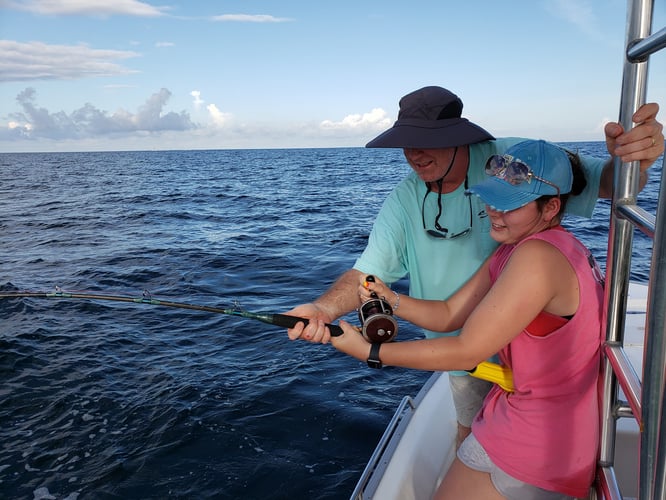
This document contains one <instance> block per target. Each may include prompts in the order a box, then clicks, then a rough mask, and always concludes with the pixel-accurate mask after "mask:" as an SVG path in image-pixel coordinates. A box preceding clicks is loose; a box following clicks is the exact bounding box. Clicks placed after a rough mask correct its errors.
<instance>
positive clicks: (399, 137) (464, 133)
mask: <svg viewBox="0 0 666 500" xmlns="http://www.w3.org/2000/svg"><path fill="white" fill-rule="evenodd" d="M494 139H495V138H494V137H493V136H492V135H491V134H490V133H488V132H487V131H486V130H484V129H482V128H481V127H479V126H478V125H476V124H474V123H472V122H470V121H469V120H467V119H465V118H455V119H450V120H436V121H432V120H398V121H396V122H395V124H394V125H393V127H391V128H390V129H388V130H387V131H386V132H383V133H382V134H380V135H378V136H377V137H375V138H374V139H373V140H371V141H370V142H369V143H367V144H366V145H365V147H366V148H422V149H438V148H452V147H455V146H464V145H467V144H475V143H477V142H483V141H491V140H494Z"/></svg>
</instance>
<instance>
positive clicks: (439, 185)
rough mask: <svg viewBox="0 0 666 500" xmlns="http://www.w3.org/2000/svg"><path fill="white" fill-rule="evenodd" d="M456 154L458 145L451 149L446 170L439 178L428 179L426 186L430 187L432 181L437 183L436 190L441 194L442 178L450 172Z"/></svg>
mask: <svg viewBox="0 0 666 500" xmlns="http://www.w3.org/2000/svg"><path fill="white" fill-rule="evenodd" d="M457 154H458V146H456V148H455V149H454V150H453V158H451V163H449V166H448V168H447V169H446V172H444V175H442V176H441V177H440V178H439V179H437V180H436V181H430V182H426V183H425V184H426V187H427V188H428V189H430V185H431V184H432V183H433V182H436V183H437V192H438V193H439V194H440V195H441V194H442V184H443V183H444V179H446V176H447V175H449V174H450V173H451V169H452V168H453V164H454V163H455V162H456V155H457Z"/></svg>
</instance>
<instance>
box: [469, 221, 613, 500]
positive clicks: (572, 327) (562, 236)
mask: <svg viewBox="0 0 666 500" xmlns="http://www.w3.org/2000/svg"><path fill="white" fill-rule="evenodd" d="M527 239H540V240H544V241H547V242H548V243H550V244H552V245H553V246H555V247H556V248H558V249H559V250H560V251H561V252H562V254H563V255H564V256H566V258H567V260H568V261H569V263H570V264H571V266H572V267H573V269H574V270H575V272H576V276H577V277H578V283H579V286H580V303H579V306H578V310H577V311H576V314H574V316H573V318H571V319H570V320H569V321H568V322H567V323H566V324H564V325H563V326H561V327H560V328H558V329H556V330H554V331H553V332H551V333H549V334H547V335H545V336H534V335H531V334H530V333H528V331H527V330H524V331H523V332H522V333H521V334H520V335H518V336H517V337H516V338H515V339H514V340H512V341H511V343H510V344H509V345H508V346H506V347H505V348H504V349H502V350H501V351H500V353H499V356H500V360H501V362H502V364H504V365H506V366H509V367H510V368H511V369H512V371H513V382H514V386H515V391H514V392H513V393H507V392H505V391H503V390H502V389H501V388H499V387H498V386H494V387H493V388H492V390H491V391H490V393H489V394H488V396H487V397H486V399H485V401H484V404H483V408H482V409H481V411H480V412H479V414H478V415H477V417H476V419H475V421H474V423H473V424H472V430H473V432H474V435H475V436H476V438H477V439H478V441H479V442H480V443H481V445H482V446H483V447H484V449H485V450H486V452H487V453H488V456H489V457H490V458H491V459H492V461H493V462H494V463H495V464H496V465H497V466H498V467H499V468H501V469H502V470H503V471H504V472H506V473H507V474H509V475H511V476H513V477H515V478H516V479H519V480H521V481H524V482H526V483H529V484H532V485H535V486H538V487H540V488H543V489H546V490H550V491H557V492H561V493H563V494H565V495H570V496H574V497H584V496H586V495H587V494H588V490H589V487H590V485H591V484H592V480H593V478H594V471H595V464H596V459H597V451H598V445H599V401H598V389H597V384H598V381H599V370H600V361H601V354H600V352H601V351H600V347H601V341H602V328H601V317H602V304H603V276H602V273H601V271H600V270H599V267H598V266H597V264H596V262H595V261H594V258H593V257H592V255H591V254H590V252H589V250H588V249H587V248H585V247H584V246H583V245H582V244H581V243H580V242H579V241H578V240H577V239H576V238H575V237H574V236H573V235H572V234H571V233H569V232H567V231H565V230H563V229H561V228H558V229H555V230H553V229H551V230H548V231H543V232H541V233H537V234H535V235H532V236H530V237H529V238H527ZM527 239H526V240H527ZM526 240H523V241H526ZM521 243H522V242H521ZM519 245H520V243H519ZM515 248H516V246H515V245H502V246H500V247H499V248H498V249H497V250H496V252H495V253H494V254H493V256H492V258H491V259H492V260H491V262H490V275H491V281H492V282H493V283H494V282H495V281H496V279H497V276H499V273H500V272H501V271H502V269H503V268H504V266H505V265H506V263H507V262H508V260H509V258H510V256H511V254H512V252H513V251H514V250H515Z"/></svg>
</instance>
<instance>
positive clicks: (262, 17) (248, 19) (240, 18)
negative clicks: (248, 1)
mask: <svg viewBox="0 0 666 500" xmlns="http://www.w3.org/2000/svg"><path fill="white" fill-rule="evenodd" d="M212 20H213V21H220V22H241V23H286V22H289V21H291V20H292V19H289V18H286V17H275V16H270V15H267V14H222V15H220V16H213V17H212Z"/></svg>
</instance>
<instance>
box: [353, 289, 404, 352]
mask: <svg viewBox="0 0 666 500" xmlns="http://www.w3.org/2000/svg"><path fill="white" fill-rule="evenodd" d="M366 280H367V281H371V282H372V281H375V278H374V277H373V276H368V277H367V278H366ZM370 296H371V298H370V299H369V300H366V301H365V302H364V303H363V304H361V307H359V309H358V319H359V321H360V322H361V334H362V335H363V337H364V338H365V340H367V341H368V342H372V343H373V344H377V343H384V342H391V341H392V340H393V339H394V338H395V336H396V335H397V334H398V323H397V321H396V320H395V318H394V317H393V309H392V308H391V305H390V304H389V303H388V302H387V301H386V299H385V298H384V297H381V298H380V297H378V296H377V294H376V293H375V292H372V293H371V294H370Z"/></svg>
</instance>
